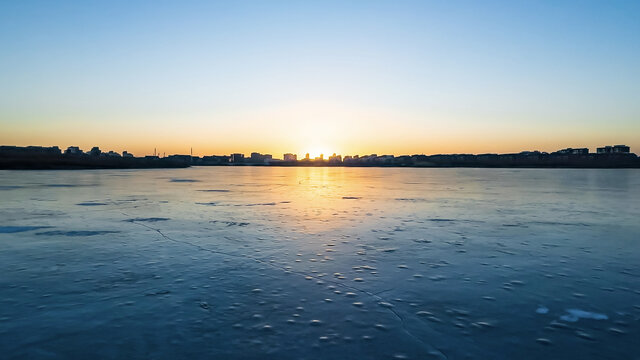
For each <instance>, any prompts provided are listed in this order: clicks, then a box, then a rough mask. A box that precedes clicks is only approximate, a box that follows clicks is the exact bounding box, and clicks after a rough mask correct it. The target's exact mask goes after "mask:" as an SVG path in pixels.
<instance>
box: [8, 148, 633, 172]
mask: <svg viewBox="0 0 640 360" xmlns="http://www.w3.org/2000/svg"><path fill="white" fill-rule="evenodd" d="M608 148H612V147H608ZM613 148H614V149H615V148H623V149H624V150H625V151H621V152H605V153H602V152H600V150H601V149H605V148H601V149H598V153H588V149H564V150H561V151H558V152H554V153H545V152H539V151H523V152H520V153H516V154H478V155H474V154H438V155H402V156H393V155H381V156H378V155H375V154H373V155H364V156H345V157H344V158H342V157H341V156H339V155H337V156H336V155H335V154H334V155H333V156H331V157H329V159H323V158H321V157H320V158H317V159H309V158H308V157H307V158H305V159H302V160H297V159H296V157H295V155H293V154H285V159H286V160H279V159H272V158H271V155H262V154H259V153H252V154H251V157H248V158H245V157H244V155H242V154H231V155H230V156H227V155H211V156H203V157H198V156H191V155H170V156H167V157H159V156H145V157H134V156H133V155H131V154H129V153H127V152H123V154H122V155H120V154H118V153H115V152H113V151H110V152H108V153H102V152H101V151H100V150H99V149H98V148H97V147H95V148H93V149H92V150H91V151H90V152H86V153H85V152H83V151H82V150H80V149H78V148H77V147H70V148H69V149H67V151H65V152H62V151H61V150H60V149H59V148H58V147H50V148H45V147H39V146H31V147H15V146H0V169H2V170H85V169H157V168H187V167H190V166H279V167H393V168H501V169H504V168H520V169H526V168H541V169H637V168H640V158H639V157H638V156H637V155H636V154H634V153H631V152H629V148H628V147H626V146H624V145H616V146H614V147H613ZM288 156H292V157H288Z"/></svg>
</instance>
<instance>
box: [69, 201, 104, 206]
mask: <svg viewBox="0 0 640 360" xmlns="http://www.w3.org/2000/svg"><path fill="white" fill-rule="evenodd" d="M76 205H79V206H104V205H109V204H107V203H102V202H93V201H87V202H81V203H77V204H76Z"/></svg>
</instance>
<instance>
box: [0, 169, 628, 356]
mask: <svg viewBox="0 0 640 360" xmlns="http://www.w3.org/2000/svg"><path fill="white" fill-rule="evenodd" d="M638 219H640V170H540V169H537V170H505V169H386V168H275V167H268V168H264V167H263V168H260V167H213V168H191V169H179V170H105V171H102V170H98V171H49V172H46V171H43V172H19V171H17V172H9V171H3V172H0V274H1V275H0V354H2V355H0V357H2V358H3V359H21V358H25V359H56V358H57V359H70V358H91V359H98V358H112V359H116V358H117V359H136V358H138V359H146V358H154V359H186V358H190V359H252V358H255V359H370V358H375V359H429V358H433V359H541V358H544V359H562V358H565V359H569V358H573V359H591V358H593V359H602V358H611V359H633V358H637V357H638V356H639V355H638V352H637V349H638V341H637V339H639V338H640V268H639V266H638V265H639V261H640V260H639V259H640V239H639V237H640V221H639V220H638Z"/></svg>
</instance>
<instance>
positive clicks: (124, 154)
mask: <svg viewBox="0 0 640 360" xmlns="http://www.w3.org/2000/svg"><path fill="white" fill-rule="evenodd" d="M122 157H126V158H132V157H133V154H132V153H130V152H128V151H127V150H125V151H123V152H122Z"/></svg>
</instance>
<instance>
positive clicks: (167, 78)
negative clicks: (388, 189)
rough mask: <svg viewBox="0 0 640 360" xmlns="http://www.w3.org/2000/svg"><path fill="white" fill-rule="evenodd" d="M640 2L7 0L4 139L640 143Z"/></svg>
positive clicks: (263, 147) (428, 149) (463, 149)
mask: <svg viewBox="0 0 640 360" xmlns="http://www.w3.org/2000/svg"><path fill="white" fill-rule="evenodd" d="M639 64H640V1H635V0H634V1H615V0H611V1H588V0H583V1H563V0H553V1H456V0H447V1H444V0H443V1H427V0H423V1H409V0H395V1H391V0H390V1H373V0H363V1H345V0H340V1H331V0H323V1H301V0H300V1H276V0H274V1H262V0H260V1H243V0H234V1H220V2H216V1H117V0H110V1H84V0H82V1H31V0H22V1H3V2H0V144H4V145H20V146H24V145H45V146H52V145H57V146H60V147H64V148H66V147H67V146H70V145H78V146H80V147H81V148H84V149H85V150H88V149H89V148H90V147H92V146H100V148H101V149H103V150H115V151H123V150H127V151H129V152H132V153H134V154H135V155H146V154H151V153H153V151H154V148H156V149H157V151H158V152H159V153H166V154H167V155H169V154H188V153H189V152H190V149H191V148H193V153H194V155H211V154H219V155H222V154H229V153H232V152H241V153H247V154H248V153H249V152H252V151H257V152H262V153H271V154H273V155H274V157H282V154H283V153H286V152H292V153H298V154H299V155H303V154H304V153H307V152H308V153H311V155H312V156H317V155H318V154H319V153H324V154H325V155H327V154H331V153H338V154H343V155H347V154H351V155H353V154H371V153H377V154H379V155H380V154H396V155H401V154H436V153H487V152H498V153H504V152H518V151H521V150H540V151H554V150H557V149H560V148H565V147H589V148H590V149H591V151H595V147H597V146H603V145H613V144H626V145H629V146H631V151H632V152H633V151H635V152H637V153H640V66H639Z"/></svg>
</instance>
